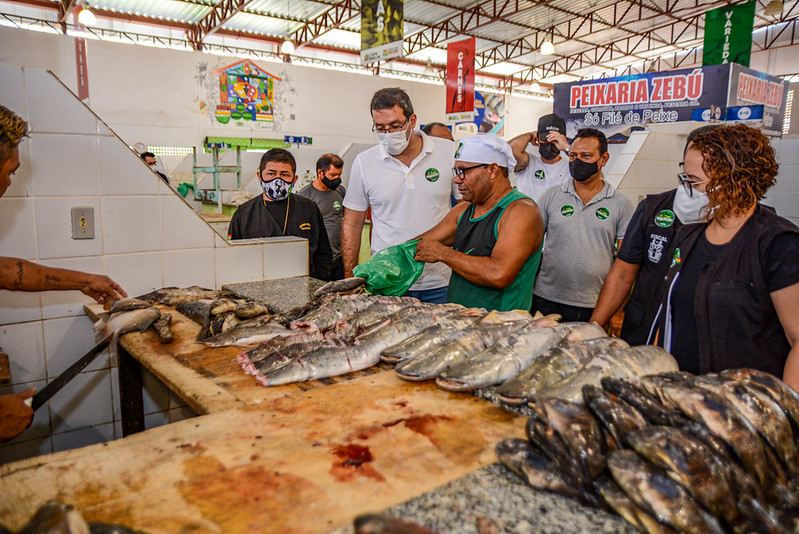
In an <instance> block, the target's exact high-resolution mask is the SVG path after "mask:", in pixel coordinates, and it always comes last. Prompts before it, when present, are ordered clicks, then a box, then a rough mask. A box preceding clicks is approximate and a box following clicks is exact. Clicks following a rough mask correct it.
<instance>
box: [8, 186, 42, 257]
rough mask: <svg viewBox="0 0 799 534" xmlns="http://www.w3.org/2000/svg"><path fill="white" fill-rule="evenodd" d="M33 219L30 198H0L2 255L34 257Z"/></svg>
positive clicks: (31, 200) (32, 204)
mask: <svg viewBox="0 0 799 534" xmlns="http://www.w3.org/2000/svg"><path fill="white" fill-rule="evenodd" d="M35 221H36V219H35V216H34V202H33V199H32V198H0V250H2V251H3V255H4V256H12V257H15V258H22V259H26V260H32V259H35V258H36V256H37V251H36V238H35V234H34V230H35V228H36V227H35V224H36V222H35Z"/></svg>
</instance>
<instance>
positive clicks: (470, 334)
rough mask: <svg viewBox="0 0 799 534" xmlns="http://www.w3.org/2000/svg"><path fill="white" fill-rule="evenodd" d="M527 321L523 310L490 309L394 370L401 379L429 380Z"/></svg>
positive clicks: (529, 318)
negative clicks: (446, 341)
mask: <svg viewBox="0 0 799 534" xmlns="http://www.w3.org/2000/svg"><path fill="white" fill-rule="evenodd" d="M530 321H531V317H530V314H529V313H527V312H522V311H518V310H517V311H513V312H496V311H492V312H490V313H488V314H487V315H486V316H485V317H483V318H482V319H480V320H478V321H477V322H476V323H475V324H473V325H472V326H468V327H466V328H464V329H463V330H461V333H460V335H459V336H457V337H456V338H455V339H453V340H452V341H450V342H448V343H444V344H443V345H438V346H435V347H433V348H431V349H430V350H428V351H427V352H424V353H422V354H420V355H419V356H417V357H416V358H413V359H410V360H405V361H402V362H400V363H399V364H397V367H396V368H395V371H396V373H397V376H399V377H400V378H402V379H403V380H410V381H414V382H416V381H421V380H432V379H434V378H436V377H437V376H438V375H439V374H440V373H441V372H443V371H445V370H447V369H449V368H450V367H451V366H452V365H456V364H458V363H460V362H463V361H465V360H466V359H467V358H468V357H469V356H472V355H473V354H477V353H478V352H480V351H481V350H483V349H485V348H486V347H490V346H491V345H493V344H494V343H496V342H497V341H499V340H500V339H502V338H504V337H506V336H507V335H508V334H510V333H511V332H513V331H514V330H516V329H517V328H521V327H522V326H523V325H525V324H527V323H529V322H530Z"/></svg>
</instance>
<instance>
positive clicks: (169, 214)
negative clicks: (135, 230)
mask: <svg viewBox="0 0 799 534" xmlns="http://www.w3.org/2000/svg"><path fill="white" fill-rule="evenodd" d="M214 235H215V232H214V231H213V229H212V228H211V227H210V226H208V224H206V222H205V221H204V220H203V219H202V218H201V217H200V216H199V215H198V214H197V212H195V211H194V210H193V209H191V208H190V207H189V206H188V204H186V203H185V202H184V201H183V200H181V199H180V198H179V197H178V196H177V195H175V194H168V195H162V196H161V236H162V239H163V246H164V249H165V250H175V249H181V248H204V247H213V246H214Z"/></svg>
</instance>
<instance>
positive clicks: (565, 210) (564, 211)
mask: <svg viewBox="0 0 799 534" xmlns="http://www.w3.org/2000/svg"><path fill="white" fill-rule="evenodd" d="M560 214H561V215H563V216H564V217H571V216H572V215H573V214H574V206H572V205H570V204H566V205H565V206H563V207H561V208H560Z"/></svg>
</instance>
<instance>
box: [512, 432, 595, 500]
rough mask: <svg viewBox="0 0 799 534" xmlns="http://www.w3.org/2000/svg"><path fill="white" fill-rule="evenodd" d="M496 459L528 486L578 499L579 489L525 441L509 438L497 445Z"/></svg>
mask: <svg viewBox="0 0 799 534" xmlns="http://www.w3.org/2000/svg"><path fill="white" fill-rule="evenodd" d="M496 453H497V458H499V461H500V462H502V464H503V465H504V466H505V467H507V468H508V469H510V470H511V471H513V472H514V473H516V474H517V475H519V476H520V477H521V478H522V479H523V480H524V481H525V482H527V483H528V484H529V485H530V486H532V487H534V488H536V489H541V490H547V491H554V492H555V493H559V494H561V495H566V496H569V497H575V498H579V497H580V495H579V489H578V488H577V487H575V486H574V485H573V484H571V483H570V482H569V480H568V479H565V478H564V477H563V476H562V475H561V473H560V470H559V469H558V467H557V465H556V464H555V463H554V462H552V461H551V460H550V459H549V458H547V457H546V456H544V455H543V454H541V453H540V452H539V451H537V450H536V449H535V447H533V446H532V445H531V444H530V442H529V441H527V440H526V439H519V438H510V439H506V440H503V441H500V442H499V443H497V446H496Z"/></svg>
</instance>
